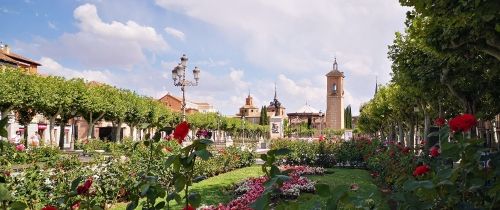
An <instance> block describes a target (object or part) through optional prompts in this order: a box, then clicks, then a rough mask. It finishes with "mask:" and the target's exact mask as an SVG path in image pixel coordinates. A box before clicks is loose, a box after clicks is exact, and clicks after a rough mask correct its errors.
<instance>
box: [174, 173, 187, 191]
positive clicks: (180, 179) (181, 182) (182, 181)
mask: <svg viewBox="0 0 500 210" xmlns="http://www.w3.org/2000/svg"><path fill="white" fill-rule="evenodd" d="M184 186H186V178H185V177H184V176H182V175H180V174H178V175H177V176H176V177H175V182H174V187H175V191H176V192H180V191H182V190H183V189H184Z"/></svg>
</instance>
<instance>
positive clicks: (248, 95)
mask: <svg viewBox="0 0 500 210" xmlns="http://www.w3.org/2000/svg"><path fill="white" fill-rule="evenodd" d="M248 97H250V88H248Z"/></svg>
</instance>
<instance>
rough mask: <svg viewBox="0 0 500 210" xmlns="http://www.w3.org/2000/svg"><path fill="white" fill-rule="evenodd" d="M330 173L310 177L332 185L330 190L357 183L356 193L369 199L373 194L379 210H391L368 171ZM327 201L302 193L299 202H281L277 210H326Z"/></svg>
mask: <svg viewBox="0 0 500 210" xmlns="http://www.w3.org/2000/svg"><path fill="white" fill-rule="evenodd" d="M328 172H330V173H328V174H325V175H323V176H308V177H309V178H310V179H311V180H314V181H317V182H318V183H324V184H328V185H330V190H333V188H335V187H336V186H341V185H344V186H345V187H346V188H349V187H350V186H351V184H353V183H356V184H358V185H359V190H357V191H356V194H357V195H358V196H360V197H363V198H365V197H366V198H368V197H369V196H370V194H372V193H373V195H372V199H373V200H374V201H375V203H376V204H377V206H378V207H379V209H389V206H388V204H387V201H386V200H385V199H384V198H383V197H382V193H381V192H380V191H379V190H378V187H377V186H376V185H375V184H374V183H373V182H372V178H371V177H370V174H369V173H368V171H365V170H360V169H329V170H328ZM331 172H333V173H331ZM326 200H327V198H324V197H320V196H319V195H316V194H311V193H301V194H300V196H299V198H298V199H297V200H291V201H281V202H280V203H278V205H277V206H276V208H275V209H276V210H280V209H287V210H294V209H297V210H299V209H307V210H310V209H325V205H326Z"/></svg>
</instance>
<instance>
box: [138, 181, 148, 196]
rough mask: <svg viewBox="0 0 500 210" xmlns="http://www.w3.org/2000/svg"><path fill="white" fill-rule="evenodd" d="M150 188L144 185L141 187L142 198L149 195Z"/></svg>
mask: <svg viewBox="0 0 500 210" xmlns="http://www.w3.org/2000/svg"><path fill="white" fill-rule="evenodd" d="M149 186H150V185H149V184H143V185H141V187H140V190H141V196H145V195H146V194H147V193H148V190H149Z"/></svg>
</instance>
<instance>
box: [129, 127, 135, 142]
mask: <svg viewBox="0 0 500 210" xmlns="http://www.w3.org/2000/svg"><path fill="white" fill-rule="evenodd" d="M134 129H135V126H134V125H133V124H130V138H131V139H132V141H134V140H135V138H134Z"/></svg>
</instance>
